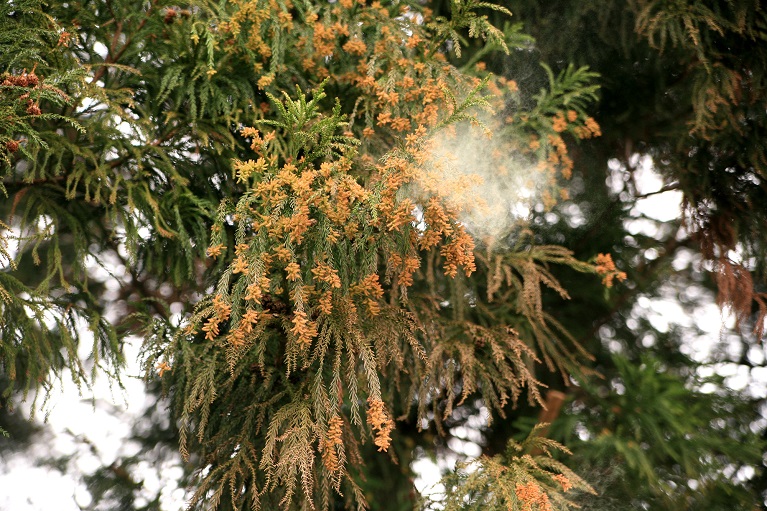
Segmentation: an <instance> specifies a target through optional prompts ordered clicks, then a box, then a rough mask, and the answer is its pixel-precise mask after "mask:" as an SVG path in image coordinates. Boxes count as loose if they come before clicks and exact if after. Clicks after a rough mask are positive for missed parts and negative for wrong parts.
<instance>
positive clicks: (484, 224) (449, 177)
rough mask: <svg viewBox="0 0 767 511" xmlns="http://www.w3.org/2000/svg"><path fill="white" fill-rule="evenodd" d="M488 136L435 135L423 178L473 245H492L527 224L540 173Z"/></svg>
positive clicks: (468, 132)
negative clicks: (472, 239)
mask: <svg viewBox="0 0 767 511" xmlns="http://www.w3.org/2000/svg"><path fill="white" fill-rule="evenodd" d="M489 133H490V132H489V131H483V130H482V129H479V128H477V127H473V126H471V127H470V126H467V127H465V128H463V129H459V130H455V131H453V132H447V133H443V134H440V135H438V136H436V137H434V138H433V139H432V140H431V141H430V153H429V154H430V163H431V165H430V169H429V171H428V172H427V175H426V176H425V179H426V180H428V181H429V182H430V183H431V186H429V187H430V188H433V189H436V190H438V192H439V194H440V195H441V196H442V197H444V198H445V200H446V201H447V202H448V204H449V205H450V206H452V207H454V208H455V209H456V210H458V211H459V212H460V213H459V218H460V219H461V221H462V222H463V223H464V225H465V226H466V228H467V229H468V230H469V232H471V234H472V235H473V236H474V237H475V238H476V239H477V240H478V241H480V240H481V241H485V242H490V243H491V242H492V241H494V240H495V239H497V238H499V237H502V236H504V235H507V234H508V233H509V232H510V231H512V230H513V229H515V228H517V227H519V226H521V225H524V224H526V223H527V218H528V216H529V213H530V211H531V209H532V207H533V205H534V203H535V202H536V201H537V200H538V195H539V194H538V191H539V189H540V187H541V185H542V181H543V179H542V178H543V174H542V173H541V172H540V171H538V170H537V169H536V168H535V164H534V163H531V161H530V160H529V159H528V158H526V157H523V156H519V155H516V154H514V152H513V150H512V149H511V148H510V146H509V144H508V140H506V141H500V140H496V139H494V138H492V137H491V136H490V134H489ZM436 183H438V184H436Z"/></svg>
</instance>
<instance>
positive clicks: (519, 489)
mask: <svg viewBox="0 0 767 511" xmlns="http://www.w3.org/2000/svg"><path fill="white" fill-rule="evenodd" d="M547 426H548V425H547V424H539V425H538V426H536V427H535V428H534V429H533V430H532V431H531V432H530V435H529V436H528V437H527V438H526V439H525V440H524V441H523V442H522V443H517V442H515V441H513V440H511V441H509V444H508V447H507V448H506V452H505V453H504V454H503V455H497V456H493V457H492V458H491V457H484V456H483V457H481V458H479V459H477V460H475V461H473V462H470V463H461V464H459V465H458V466H457V467H456V470H455V471H453V472H451V473H449V474H448V475H447V476H445V477H444V478H443V479H442V481H441V482H440V483H441V484H442V485H444V487H445V493H444V494H441V493H435V494H433V495H432V496H431V499H432V500H433V502H432V504H431V505H429V506H427V508H429V509H432V508H436V509H445V510H446V511H452V510H471V509H477V510H480V509H489V510H500V509H505V510H509V509H510V510H515V511H516V510H527V509H531V510H532V509H535V510H540V511H544V510H547V511H551V510H567V509H577V508H579V507H580V506H578V505H577V504H576V503H575V502H574V501H572V500H570V497H571V496H572V495H576V496H577V495H578V494H583V493H590V494H595V492H594V489H593V488H591V486H589V484H588V483H586V481H584V480H583V479H581V478H580V477H578V476H577V475H576V474H575V473H574V472H573V471H572V470H570V469H569V468H567V466H566V465H564V464H563V463H561V462H559V461H557V460H556V459H555V458H554V453H557V452H564V453H566V454H570V452H569V451H568V450H567V448H565V447H564V446H563V445H561V444H559V443H557V442H555V441H553V440H550V439H547V438H544V437H542V436H540V433H541V430H543V429H545V428H546V427H547ZM571 490H572V493H570V491H571ZM432 506H433V507H432Z"/></svg>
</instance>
